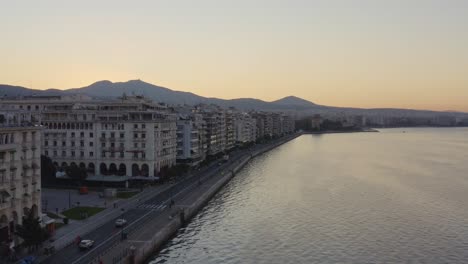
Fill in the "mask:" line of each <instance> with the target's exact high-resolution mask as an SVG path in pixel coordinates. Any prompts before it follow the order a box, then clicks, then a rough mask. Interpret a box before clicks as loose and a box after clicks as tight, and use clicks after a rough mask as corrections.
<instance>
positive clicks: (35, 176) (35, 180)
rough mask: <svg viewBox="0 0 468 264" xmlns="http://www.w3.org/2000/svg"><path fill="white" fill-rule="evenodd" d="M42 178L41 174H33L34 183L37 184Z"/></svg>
mask: <svg viewBox="0 0 468 264" xmlns="http://www.w3.org/2000/svg"><path fill="white" fill-rule="evenodd" d="M40 179H41V176H39V175H38V174H34V175H33V176H32V184H33V185H36V184H37V183H38V182H39V181H40Z"/></svg>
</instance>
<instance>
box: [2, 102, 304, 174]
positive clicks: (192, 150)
mask: <svg viewBox="0 0 468 264" xmlns="http://www.w3.org/2000/svg"><path fill="white" fill-rule="evenodd" d="M0 122H1V123H2V124H3V125H5V126H22V125H25V124H27V125H30V126H34V125H35V126H40V127H41V128H42V130H40V131H38V132H37V133H40V134H41V135H40V137H39V138H40V145H41V153H40V154H42V155H44V156H46V157H48V158H50V159H51V160H52V162H53V165H54V166H55V168H56V171H57V172H56V176H57V177H59V178H64V179H67V178H73V176H72V175H67V172H68V171H70V170H69V169H68V168H70V167H73V168H77V170H81V171H84V172H85V174H86V179H87V180H91V181H105V182H108V181H113V182H123V181H127V180H157V179H161V178H163V177H164V176H165V172H167V171H168V170H169V169H170V168H172V167H174V166H176V165H188V166H197V165H199V164H200V163H201V162H203V161H204V160H206V159H207V158H210V157H214V156H219V155H224V154H225V153H228V152H229V151H230V150H231V149H233V148H235V147H238V146H242V145H245V144H250V143H254V142H257V141H263V140H268V139H271V138H277V137H281V136H284V135H287V134H291V133H293V132H294V131H295V121H294V118H293V117H292V116H289V115H287V114H284V113H277V112H258V111H252V112H245V111H239V110H236V109H234V108H229V109H224V108H221V107H219V106H216V105H196V106H186V105H184V106H167V105H164V104H160V103H155V102H153V101H151V100H149V99H147V98H145V97H142V96H127V95H125V94H124V95H123V96H122V97H119V98H116V99H101V100H98V99H91V98H89V97H87V96H39V97H35V96H30V97H25V98H21V99H2V100H1V104H0ZM40 154H39V153H37V155H40Z"/></svg>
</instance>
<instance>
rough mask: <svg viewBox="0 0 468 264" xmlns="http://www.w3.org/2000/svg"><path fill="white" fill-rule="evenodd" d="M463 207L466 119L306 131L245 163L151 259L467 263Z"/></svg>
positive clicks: (467, 191)
mask: <svg viewBox="0 0 468 264" xmlns="http://www.w3.org/2000/svg"><path fill="white" fill-rule="evenodd" d="M403 130H405V131H406V133H402V131H403ZM467 207H468V129H466V128H461V129H458V128H456V129H455V128H450V129H446V128H439V129H434V128H422V129H386V130H382V131H381V133H356V134H329V135H305V136H302V137H300V138H297V139H295V140H294V141H291V142H289V143H287V144H285V145H283V146H281V147H279V148H277V149H275V150H273V151H271V152H269V153H267V154H265V155H263V156H261V157H258V158H256V159H255V160H253V161H252V162H251V163H249V164H248V165H247V166H246V167H245V168H244V169H243V170H242V171H241V172H240V173H239V174H238V175H237V176H236V177H235V178H234V179H233V180H232V181H231V182H230V183H229V184H228V185H226V187H225V188H224V189H223V190H222V191H221V192H220V193H219V194H218V195H216V196H215V198H214V199H213V200H212V201H211V202H210V203H209V204H208V205H207V207H206V208H205V209H204V210H203V211H202V212H201V213H200V214H199V215H198V216H197V217H195V218H194V219H193V221H192V222H191V223H190V224H189V225H188V226H187V227H186V228H184V229H182V230H181V231H180V232H179V233H178V235H177V236H176V237H175V238H174V239H173V240H172V241H171V242H170V243H169V244H168V245H166V247H165V248H163V250H162V251H161V252H160V254H159V255H158V256H157V257H155V258H154V260H153V261H152V262H151V264H153V263H200V264H201V263H203V264H205V263H468V210H467Z"/></svg>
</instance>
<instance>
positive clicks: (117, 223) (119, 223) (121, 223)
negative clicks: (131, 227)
mask: <svg viewBox="0 0 468 264" xmlns="http://www.w3.org/2000/svg"><path fill="white" fill-rule="evenodd" d="M126 224H127V220H125V219H123V218H120V219H117V220H115V226H116V227H122V226H124V225H126Z"/></svg>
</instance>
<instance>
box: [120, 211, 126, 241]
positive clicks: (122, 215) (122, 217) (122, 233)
mask: <svg viewBox="0 0 468 264" xmlns="http://www.w3.org/2000/svg"><path fill="white" fill-rule="evenodd" d="M120 211H122V214H121V215H120V219H124V211H125V209H124V208H120ZM124 228H125V226H122V230H121V231H120V238H121V239H122V240H124Z"/></svg>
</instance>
